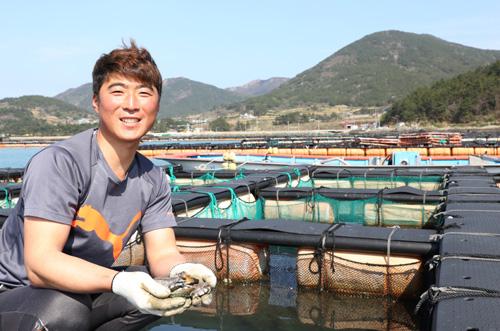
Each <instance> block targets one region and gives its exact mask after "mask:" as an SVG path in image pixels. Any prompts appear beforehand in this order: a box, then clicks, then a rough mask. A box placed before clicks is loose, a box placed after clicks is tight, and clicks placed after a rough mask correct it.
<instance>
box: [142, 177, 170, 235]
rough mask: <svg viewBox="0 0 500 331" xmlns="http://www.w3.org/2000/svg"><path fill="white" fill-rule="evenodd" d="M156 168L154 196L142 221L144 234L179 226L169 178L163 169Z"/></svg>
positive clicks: (153, 178)
mask: <svg viewBox="0 0 500 331" xmlns="http://www.w3.org/2000/svg"><path fill="white" fill-rule="evenodd" d="M155 168H156V169H155V170H156V171H154V175H153V176H151V179H152V181H153V183H152V184H153V188H154V190H153V194H152V196H151V199H150V202H149V204H148V206H147V208H146V211H145V213H144V216H143V218H142V221H141V224H142V231H143V232H148V231H152V230H156V229H162V228H169V227H173V226H176V225H177V222H176V220H175V217H174V215H173V213H172V201H171V198H172V194H171V192H170V185H169V183H168V180H167V176H166V175H165V173H164V172H163V170H162V169H160V168H157V167H155Z"/></svg>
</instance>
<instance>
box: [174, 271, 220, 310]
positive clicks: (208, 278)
mask: <svg viewBox="0 0 500 331" xmlns="http://www.w3.org/2000/svg"><path fill="white" fill-rule="evenodd" d="M183 271H184V272H185V273H187V274H188V275H190V276H191V277H193V278H197V279H199V280H200V281H202V282H204V283H207V284H208V285H209V286H210V287H211V288H214V287H215V285H217V277H215V275H214V273H213V272H212V270H210V269H208V268H207V267H206V266H204V265H203V264H199V263H181V264H177V265H175V266H174V267H173V268H172V269H171V270H170V276H175V275H177V274H179V273H181V272H183ZM212 297H213V296H212V293H211V292H209V293H206V294H204V295H202V296H201V297H193V298H192V300H193V301H192V304H193V306H199V305H201V304H202V303H203V304H204V305H209V304H210V303H211V302H212Z"/></svg>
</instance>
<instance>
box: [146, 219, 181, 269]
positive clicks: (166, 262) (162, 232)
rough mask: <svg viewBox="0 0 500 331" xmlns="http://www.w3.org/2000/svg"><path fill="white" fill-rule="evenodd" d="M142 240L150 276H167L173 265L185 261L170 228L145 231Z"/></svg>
mask: <svg viewBox="0 0 500 331" xmlns="http://www.w3.org/2000/svg"><path fill="white" fill-rule="evenodd" d="M144 241H145V245H146V253H147V258H148V263H149V267H150V270H151V276H152V277H159V276H169V273H170V269H172V267H173V266H175V265H177V264H179V263H184V262H186V259H185V258H184V256H182V254H181V253H180V252H179V250H178V248H177V244H176V242H175V233H174V230H173V229H172V228H163V229H157V230H153V231H149V232H146V233H145V234H144Z"/></svg>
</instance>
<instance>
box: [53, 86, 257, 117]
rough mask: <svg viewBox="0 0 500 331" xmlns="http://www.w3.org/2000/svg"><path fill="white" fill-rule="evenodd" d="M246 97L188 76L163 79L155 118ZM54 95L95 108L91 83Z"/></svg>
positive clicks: (179, 114) (75, 103)
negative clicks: (193, 79)
mask: <svg viewBox="0 0 500 331" xmlns="http://www.w3.org/2000/svg"><path fill="white" fill-rule="evenodd" d="M248 97H249V96H246V95H242V94H239V93H235V92H231V91H227V90H224V89H220V88H218V87H215V86H213V85H208V84H203V83H199V82H195V81H192V80H189V79H187V78H170V79H165V80H164V81H163V92H162V97H161V104H160V113H159V114H158V118H163V117H179V116H185V115H191V114H199V113H204V112H207V111H210V110H212V109H213V108H214V107H217V106H220V105H223V104H230V103H232V102H238V101H242V100H244V99H246V98H248ZM55 98H57V99H60V100H64V101H66V102H68V103H71V104H73V105H75V106H78V107H82V108H84V109H88V110H90V111H94V109H93V108H92V84H91V83H88V84H84V85H82V86H80V87H77V88H72V89H69V90H67V91H65V92H63V93H60V94H58V95H56V96H55Z"/></svg>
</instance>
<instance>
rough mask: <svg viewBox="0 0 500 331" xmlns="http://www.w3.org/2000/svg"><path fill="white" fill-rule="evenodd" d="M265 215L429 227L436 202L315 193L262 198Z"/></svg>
mask: <svg viewBox="0 0 500 331" xmlns="http://www.w3.org/2000/svg"><path fill="white" fill-rule="evenodd" d="M262 205H263V208H264V212H263V216H264V219H273V218H287V219H294V220H300V221H306V222H319V223H339V222H342V223H347V224H359V225H369V226H387V227H388V226H395V225H398V226H400V227H410V228H432V227H435V226H437V225H439V222H440V218H436V217H434V215H435V214H436V211H437V207H438V203H429V204H408V203H396V202H392V201H388V200H385V199H382V198H380V197H373V198H370V199H362V200H336V199H331V198H325V197H323V196H321V195H319V194H314V195H313V196H311V197H309V198H303V199H296V200H272V199H264V198H262Z"/></svg>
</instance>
